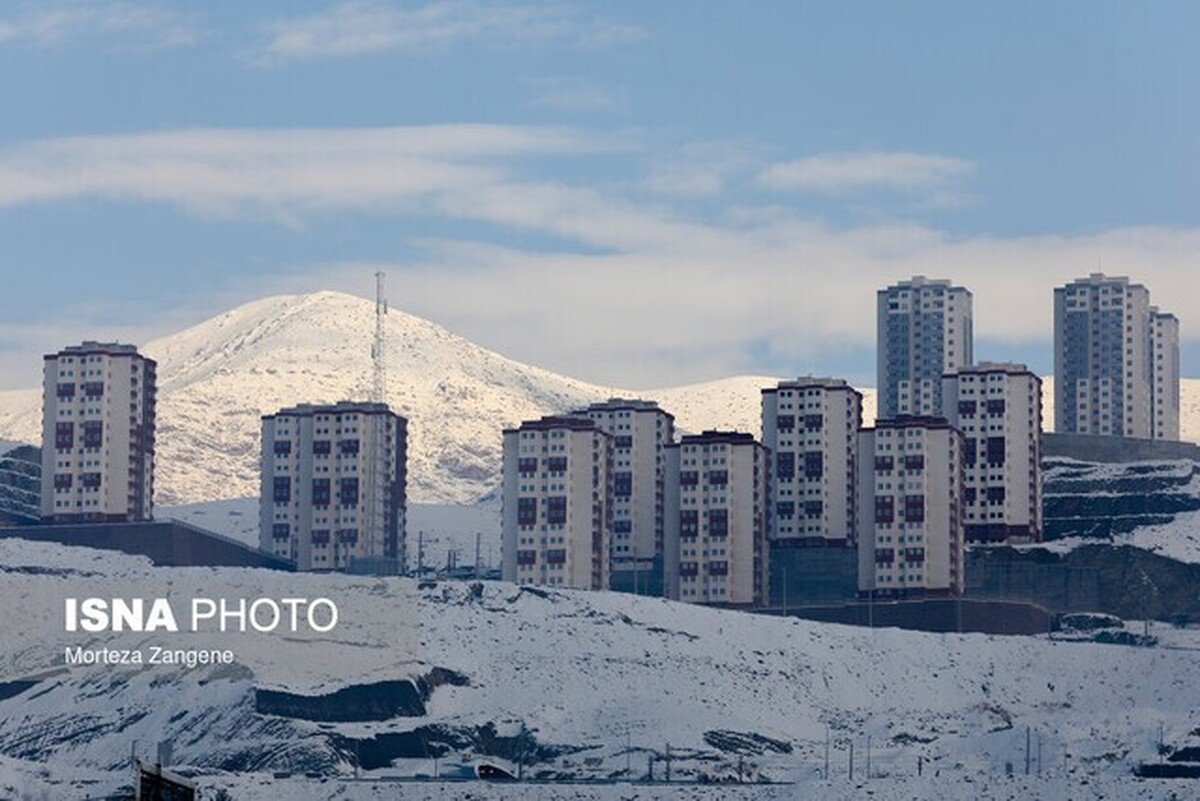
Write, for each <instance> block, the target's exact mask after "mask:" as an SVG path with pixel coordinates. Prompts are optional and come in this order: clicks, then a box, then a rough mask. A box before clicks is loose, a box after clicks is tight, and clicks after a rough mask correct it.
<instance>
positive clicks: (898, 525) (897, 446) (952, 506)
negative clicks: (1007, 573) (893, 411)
mask: <svg viewBox="0 0 1200 801" xmlns="http://www.w3.org/2000/svg"><path fill="white" fill-rule="evenodd" d="M858 440H859V461H858V469H859V474H858V497H859V504H858V508H859V512H858V514H859V519H860V521H861V525H860V536H859V545H858V588H859V593H860V594H861V595H874V596H875V597H886V598H907V597H923V596H939V595H957V594H960V593H961V592H962V587H963V570H964V568H963V561H964V549H963V537H964V532H963V478H964V477H963V437H962V434H961V432H959V430H958V429H956V428H955V427H954V426H952V425H951V424H950V423H949V422H948V421H947V420H945V419H944V418H939V417H897V418H892V419H882V420H877V421H876V423H875V427H874V428H865V429H863V430H862V431H861V432H859V435H858Z"/></svg>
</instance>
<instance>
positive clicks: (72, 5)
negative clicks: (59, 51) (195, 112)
mask: <svg viewBox="0 0 1200 801" xmlns="http://www.w3.org/2000/svg"><path fill="white" fill-rule="evenodd" d="M200 38H201V34H200V31H199V28H198V27H197V25H196V23H195V19H194V17H193V16H192V15H191V14H186V13H182V12H179V11H175V10H173V9H171V8H166V7H163V6H154V5H146V4H141V5H139V4H135V3H127V2H87V1H85V0H70V2H60V3H44V4H35V5H32V6H28V7H27V9H26V11H25V12H24V13H22V14H19V15H17V16H15V17H12V18H10V19H7V20H0V42H3V41H6V40H7V41H15V42H25V43H28V44H30V45H33V46H35V47H57V46H64V45H67V44H71V43H74V42H76V41H80V40H86V39H96V40H104V41H109V42H113V43H115V44H116V45H117V46H120V47H128V48H135V49H143V48H144V49H152V50H153V49H160V48H173V47H186V46H189V45H193V44H195V43H196V42H198V41H199V40H200Z"/></svg>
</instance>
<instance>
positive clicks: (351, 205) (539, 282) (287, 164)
mask: <svg viewBox="0 0 1200 801" xmlns="http://www.w3.org/2000/svg"><path fill="white" fill-rule="evenodd" d="M639 147H640V145H637V146H635V145H631V144H629V143H628V142H626V141H623V140H622V139H620V138H617V137H597V136H592V135H587V134H584V133H580V132H578V131H573V130H569V129H536V128H519V127H505V126H467V125H455V126H434V127H422V128H396V129H383V130H285V131H252V132H246V131H176V132H163V133H155V134H144V135H131V136H112V137H89V138H72V139H56V140H47V141H43V142H35V143H30V144H26V145H21V146H17V147H13V148H9V149H6V150H0V207H3V206H5V205H8V206H15V205H20V204H29V203H36V202H52V201H55V200H56V199H60V198H102V199H126V200H137V201H142V202H154V203H165V204H171V205H174V206H177V207H180V208H184V209H187V210H193V211H201V212H203V213H206V214H224V215H242V214H245V213H246V212H247V211H249V212H250V213H254V214H258V215H263V216H267V217H271V218H274V219H285V220H295V221H296V222H298V223H301V224H302V223H303V222H304V221H305V220H306V218H307V217H308V216H309V215H311V214H313V213H316V212H322V213H324V212H327V211H338V210H350V211H359V210H367V211H370V212H371V213H373V214H382V215H388V216H395V217H411V216H414V215H424V216H429V217H439V218H446V219H453V220H469V221H478V222H484V223H487V224H488V226H484V227H481V228H480V229H479V230H481V231H488V230H491V227H492V226H495V227H498V228H500V229H508V230H518V231H526V232H534V233H537V234H542V235H547V236H551V237H554V238H556V239H557V240H559V241H560V242H561V243H562V244H561V247H560V250H559V252H551V253H547V252H530V251H524V250H520V249H516V248H512V247H498V246H496V245H495V244H493V243H489V242H486V241H433V242H424V243H420V242H418V243H415V244H418V245H421V244H423V245H425V247H426V248H427V250H426V253H427V255H426V257H425V258H423V259H421V260H419V261H417V262H414V263H405V264H388V265H383V266H384V269H386V270H387V271H388V272H389V273H390V274H392V275H393V276H394V277H393V279H392V280H393V281H395V282H396V283H395V285H397V286H403V287H404V292H403V297H396V298H394V300H395V305H397V306H398V307H399V308H402V309H404V310H406V311H410V312H413V313H416V314H421V315H423V316H427V317H430V318H432V319H434V320H436V321H438V322H441V323H442V324H444V325H447V326H448V327H449V328H451V329H452V330H455V331H457V332H459V333H462V334H463V335H466V336H469V337H471V338H474V339H476V340H477V341H479V342H480V343H481V344H484V345H486V346H489V347H492V348H495V349H497V350H499V351H501V352H502V353H504V354H506V355H508V356H511V357H513V358H517V359H520V360H522V361H527V362H532V363H535V364H540V365H543V366H546V367H550V368H553V369H556V370H559V371H561V372H565V373H568V374H573V375H577V376H579V377H580V378H585V379H589V380H593V381H596V382H598V383H607V384H612V385H617V386H631V385H632V386H637V385H642V386H654V385H663V384H673V383H679V382H683V381H691V380H700V379H705V378H714V377H718V376H721V375H725V374H731V373H738V372H761V371H763V370H764V369H765V368H764V364H763V362H762V354H763V353H764V352H765V353H768V354H770V356H771V362H772V364H786V365H790V366H791V369H790V370H788V371H789V372H795V373H801V372H805V371H807V370H808V369H810V368H811V366H812V365H813V364H814V363H822V364H829V363H830V362H831V361H832V362H834V363H836V361H837V354H840V353H843V352H849V351H853V350H857V351H858V352H859V353H862V352H869V349H870V348H872V347H873V343H874V336H875V332H874V326H875V320H874V314H875V307H874V293H875V290H876V289H877V288H879V287H882V286H885V285H887V284H889V283H891V282H894V281H896V280H898V279H902V278H906V277H909V276H911V275H915V274H925V275H929V276H932V277H947V278H951V279H953V280H955V281H956V282H958V283H961V284H963V285H966V286H967V287H969V288H970V289H971V290H972V291H973V292H974V294H975V316H976V333H977V336H978V337H979V338H986V339H989V340H992V341H999V342H1008V343H1012V344H1013V345H1014V346H1027V345H1030V344H1038V343H1041V344H1044V345H1045V347H1046V348H1047V351H1048V348H1049V345H1048V342H1049V339H1050V327H1051V319H1052V304H1051V289H1052V287H1054V286H1055V285H1058V284H1061V283H1063V282H1065V281H1068V280H1071V279H1072V278H1075V277H1078V276H1080V275H1086V274H1087V273H1088V272H1091V271H1092V270H1093V269H1094V268H1095V265H1096V264H1097V261H1098V259H1101V258H1102V260H1103V265H1104V269H1105V271H1106V272H1109V273H1114V274H1129V275H1131V276H1133V277H1134V278H1136V279H1137V280H1139V281H1142V282H1143V283H1145V284H1147V285H1148V286H1149V287H1150V288H1151V290H1152V292H1153V297H1154V300H1155V302H1157V303H1158V304H1159V305H1161V306H1163V307H1164V308H1167V309H1169V310H1171V311H1174V312H1176V313H1178V314H1179V315H1180V316H1181V318H1182V320H1183V326H1184V335H1185V337H1187V331H1188V330H1189V329H1188V327H1187V326H1188V320H1196V319H1200V295H1197V293H1195V292H1194V291H1193V284H1194V274H1195V265H1196V264H1197V263H1200V230H1196V229H1178V228H1164V227H1144V228H1129V229H1118V230H1110V231H1101V232H1096V233H1088V234H1081V235H1075V236H1024V237H1021V236H1016V237H1008V238H1000V237H991V236H961V237H955V236H951V235H949V234H947V233H946V232H944V231H941V230H938V229H935V228H931V227H929V226H925V225H920V224H916V223H892V224H873V225H859V226H853V227H835V226H831V225H828V224H825V223H822V222H821V221H819V220H814V219H812V218H806V217H804V216H801V215H799V214H798V213H796V212H795V211H794V210H791V209H789V208H787V207H784V206H778V205H776V206H765V207H764V206H753V205H742V206H736V207H735V206H730V205H729V204H728V199H727V198H724V197H723V196H722V194H721V186H722V185H723V183H724V182H725V181H726V180H729V179H730V178H731V177H732V178H733V179H736V178H737V177H738V176H745V175H752V174H754V173H755V171H756V170H757V162H756V161H754V160H753V159H747V160H746V161H745V162H744V163H742V164H740V165H739V164H735V165H734V166H731V167H728V168H722V170H720V171H718V175H717V177H716V178H715V179H714V180H715V181H717V185H716V186H715V187H714V188H713V190H712V192H711V193H710V199H711V202H710V203H708V204H707V208H706V212H705V216H703V217H701V216H697V215H696V214H694V213H689V211H687V208H688V206H689V204H688V203H687V202H683V203H680V204H676V203H673V202H672V200H671V198H670V196H667V195H657V196H656V198H655V201H654V202H647V201H646V200H645V197H646V194H645V189H646V186H645V185H644V184H643V183H641V182H638V181H634V182H628V181H626V182H616V181H613V182H607V183H599V184H597V183H592V184H589V185H586V186H573V185H570V184H566V183H562V182H551V181H546V180H535V179H532V178H530V177H529V174H528V173H526V172H524V171H523V170H524V168H525V166H527V165H526V161H527V160H528V159H529V158H530V157H534V156H545V155H553V156H554V157H556V158H559V159H564V160H569V159H571V158H573V157H576V156H584V157H587V158H592V157H594V156H595V154H597V153H603V152H610V153H611V152H612V151H620V150H621V149H622V148H625V149H627V150H628V152H625V153H617V154H616V155H614V156H613V157H614V158H623V159H626V160H627V161H633V162H635V163H654V161H655V159H654V158H653V156H654V154H652V153H646V152H645V151H643V150H640V149H638V148H639ZM733 149H734V150H736V149H737V148H733ZM717 150H718V152H719V151H720V148H718V149H717ZM674 151H675V153H674V155H676V156H679V157H680V158H678V159H677V160H678V161H679V162H680V163H681V164H687V163H689V162H693V163H695V164H697V165H701V166H702V165H703V163H704V162H705V161H706V160H711V159H710V158H709V157H708V156H706V155H705V154H706V153H711V152H712V151H711V150H708V149H706V148H704V147H700V148H699V149H698V150H697V151H696V152H695V153H693V154H692V156H694V158H691V157H689V156H688V155H687V154H686V148H674ZM537 166H538V167H541V166H543V165H540V164H539V165H537ZM681 169H682V168H681ZM539 171H540V170H539ZM564 172H565V173H569V172H570V171H569V170H564ZM714 208H715V209H716V210H715V211H713V209H714ZM479 236H481V237H484V236H487V234H486V233H481V234H480V235H479ZM505 238H506V239H507V237H505ZM274 266H275V267H276V268H277V269H278V267H279V266H278V265H274ZM377 266H378V265H375V264H359V263H350V264H337V265H296V267H295V273H294V274H293V275H292V276H289V277H287V278H285V279H270V280H266V281H260V282H256V283H242V284H238V285H237V286H236V287H234V288H232V289H231V288H230V287H228V286H227V287H221V288H219V289H218V290H214V291H220V292H221V293H222V294H221V295H220V296H216V295H210V296H208V297H205V298H197V299H195V303H196V305H195V306H194V307H192V308H193V309H194V312H195V316H194V317H193V318H192V319H193V320H198V319H200V317H201V316H203V314H208V313H215V312H217V311H219V310H221V309H222V308H223V307H226V306H228V305H232V304H233V303H234V302H238V301H245V300H250V299H252V298H253V297H256V296H259V295H261V294H266V293H270V292H294V291H302V290H304V289H318V288H340V289H349V290H352V291H357V292H359V293H361V294H364V295H369V294H370V292H371V287H370V275H371V273H372V272H373V270H374V269H375V268H376V267H377ZM635 287H636V291H635V290H634V289H633V288H635ZM138 314H139V316H140V315H142V312H141V311H139V313H138ZM109 317H110V318H111V319H119V317H117V316H113V315H110V316H109ZM86 319H87V317H86V316H73V317H72V319H71V320H70V321H69V322H70V324H71V325H74V326H76V329H79V328H82V327H83V323H81V321H86ZM57 322H58V321H50V323H51V324H53V323H57ZM170 322H172V323H180V324H181V322H180V321H179V320H178V319H176V318H172V320H171V321H170ZM145 325H147V326H148V327H150V328H153V329H154V332H155V333H163V332H164V331H166V330H170V328H166V327H165V326H166V322H163V321H152V320H147V321H145ZM97 328H98V329H99V331H100V332H103V331H104V330H106V329H105V328H104V327H103V325H99V326H97ZM76 329H71V330H76ZM97 335H99V334H97ZM5 336H7V337H8V338H10V339H12V340H14V341H16V340H17V338H18V332H15V331H14V332H8V333H7V334H6V333H5V332H3V331H0V338H3V337H5ZM58 338H61V336H60V337H58ZM39 341H40V340H39ZM831 354H832V355H831ZM0 366H3V365H2V363H0Z"/></svg>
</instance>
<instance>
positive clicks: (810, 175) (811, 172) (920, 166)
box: [758, 152, 974, 193]
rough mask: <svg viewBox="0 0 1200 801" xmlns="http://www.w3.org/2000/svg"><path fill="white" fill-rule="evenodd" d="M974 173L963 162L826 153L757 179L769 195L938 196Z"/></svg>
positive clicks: (771, 169) (781, 165)
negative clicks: (869, 192)
mask: <svg viewBox="0 0 1200 801" xmlns="http://www.w3.org/2000/svg"><path fill="white" fill-rule="evenodd" d="M973 169H974V165H972V164H971V162H969V161H965V160H963V159H959V158H951V157H948V156H935V155H926V154H922V153H902V152H869V153H826V154H821V155H816V156H807V157H805V158H801V159H796V160H795V161H787V162H783V163H779V164H772V165H770V166H769V167H767V168H766V169H765V170H763V171H762V172H761V173H759V176H758V182H759V184H760V185H762V186H764V187H766V188H768V189H778V190H798V191H805V192H827V193H838V192H853V191H857V190H863V189H885V190H894V191H902V192H915V191H924V190H937V191H943V190H944V188H945V187H946V186H948V185H950V184H952V183H953V182H955V181H957V180H959V179H961V178H963V177H965V176H967V175H969V174H970V173H971V171H972V170H973Z"/></svg>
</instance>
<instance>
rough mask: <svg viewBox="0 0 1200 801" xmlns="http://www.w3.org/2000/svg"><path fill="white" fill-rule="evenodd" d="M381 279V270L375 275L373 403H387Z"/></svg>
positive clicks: (384, 308) (384, 299) (372, 347)
mask: <svg viewBox="0 0 1200 801" xmlns="http://www.w3.org/2000/svg"><path fill="white" fill-rule="evenodd" d="M383 277H384V273H383V271H382V270H380V271H378V272H376V273H375V341H374V342H373V343H372V345H371V363H372V366H373V367H374V373H375V375H374V381H373V382H372V385H371V400H372V401H374V402H375V403H387V362H386V359H385V348H384V345H385V344H386V334H385V329H384V318H385V317H386V316H387V299H386V298H385V297H384V296H383Z"/></svg>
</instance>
